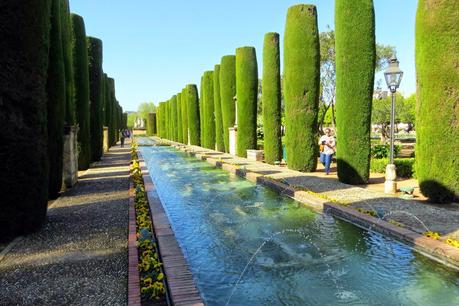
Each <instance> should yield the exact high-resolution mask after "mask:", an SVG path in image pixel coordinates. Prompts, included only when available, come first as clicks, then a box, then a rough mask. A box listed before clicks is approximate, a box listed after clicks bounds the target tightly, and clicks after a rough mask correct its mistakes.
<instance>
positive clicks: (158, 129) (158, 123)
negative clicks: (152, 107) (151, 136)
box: [156, 103, 161, 137]
mask: <svg viewBox="0 0 459 306" xmlns="http://www.w3.org/2000/svg"><path fill="white" fill-rule="evenodd" d="M156 136H158V137H161V105H160V104H159V103H158V107H157V108H156Z"/></svg>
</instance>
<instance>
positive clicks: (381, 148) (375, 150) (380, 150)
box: [370, 144, 401, 159]
mask: <svg viewBox="0 0 459 306" xmlns="http://www.w3.org/2000/svg"><path fill="white" fill-rule="evenodd" d="M400 150H401V146H399V145H395V146H394V156H397V155H398V153H399V152H400ZM370 154H371V157H372V158H376V159H380V158H387V157H389V156H390V145H388V144H387V145H375V146H372V147H371V150H370Z"/></svg>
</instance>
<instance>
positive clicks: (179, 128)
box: [177, 92, 183, 143]
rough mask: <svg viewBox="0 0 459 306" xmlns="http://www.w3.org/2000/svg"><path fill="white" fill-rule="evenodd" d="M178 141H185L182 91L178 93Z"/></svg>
mask: <svg viewBox="0 0 459 306" xmlns="http://www.w3.org/2000/svg"><path fill="white" fill-rule="evenodd" d="M177 141H178V142H180V143H183V129H182V93H181V92H179V93H178V94H177Z"/></svg>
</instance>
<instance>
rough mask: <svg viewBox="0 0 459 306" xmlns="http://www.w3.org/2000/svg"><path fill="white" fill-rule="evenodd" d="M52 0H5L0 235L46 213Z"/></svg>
mask: <svg viewBox="0 0 459 306" xmlns="http://www.w3.org/2000/svg"><path fill="white" fill-rule="evenodd" d="M49 3H50V2H48V1H26V0H15V1H0V37H1V41H2V47H0V92H1V102H0V122H1V124H2V133H0V142H1V144H2V149H0V160H1V162H0V193H1V196H2V199H1V201H0V202H1V204H0V233H1V235H0V241H3V240H7V239H9V238H12V237H14V236H16V235H22V234H28V233H31V232H33V231H36V230H38V229H39V228H40V227H41V226H42V224H43V223H44V222H45V219H46V211H47V204H48V202H47V201H48V154H47V153H48V150H47V139H48V136H47V128H46V127H47V123H46V111H47V110H46V109H47V98H46V81H47V69H48V47H49V32H50V31H49V20H50V18H49V16H50V15H49V14H50V11H49V10H50V6H49Z"/></svg>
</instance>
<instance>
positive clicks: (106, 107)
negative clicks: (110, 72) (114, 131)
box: [103, 73, 111, 127]
mask: <svg viewBox="0 0 459 306" xmlns="http://www.w3.org/2000/svg"><path fill="white" fill-rule="evenodd" d="M103 79H104V96H105V98H104V126H106V127H108V126H109V121H110V99H111V96H110V83H109V81H108V76H107V74H106V73H104V77H103Z"/></svg>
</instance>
